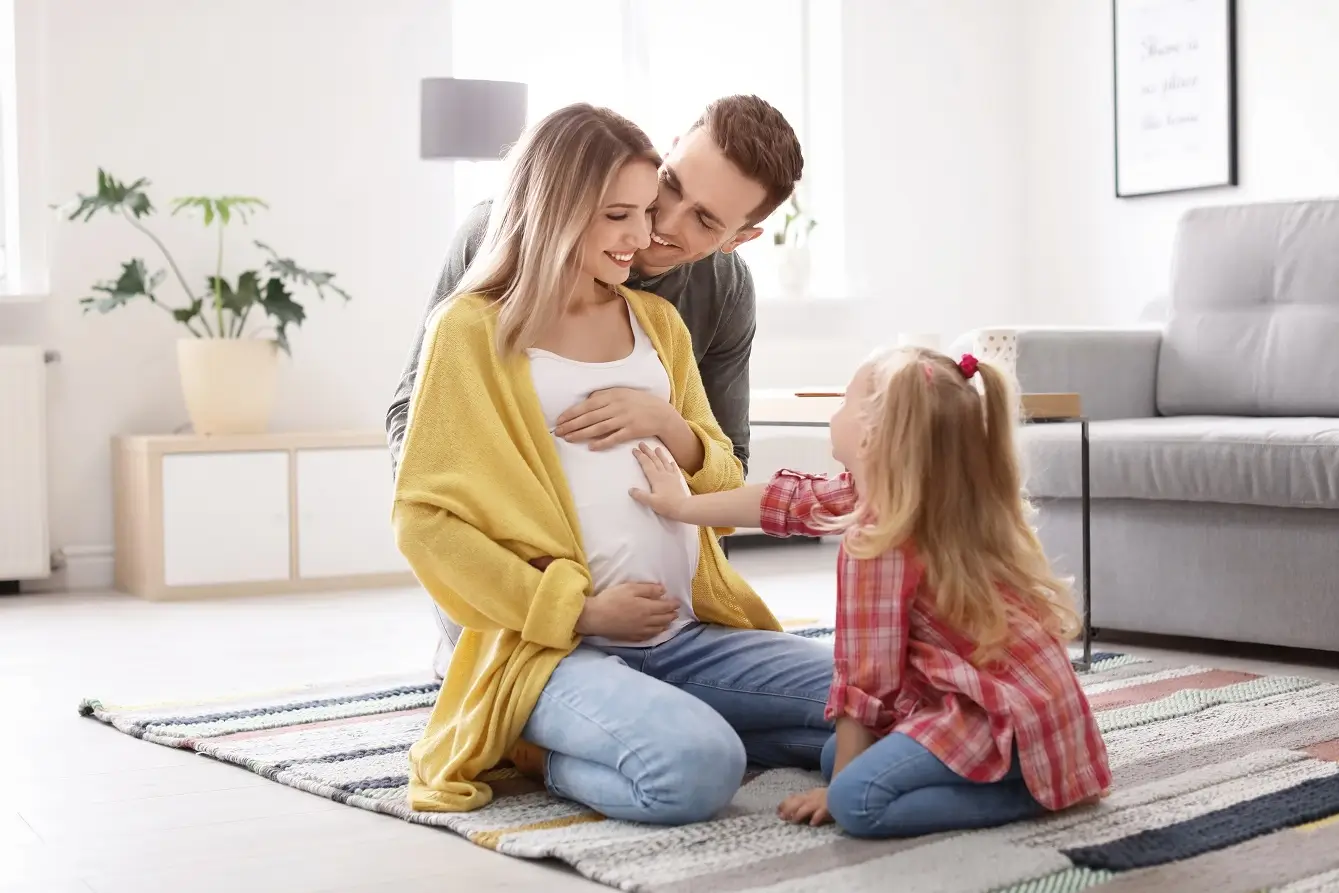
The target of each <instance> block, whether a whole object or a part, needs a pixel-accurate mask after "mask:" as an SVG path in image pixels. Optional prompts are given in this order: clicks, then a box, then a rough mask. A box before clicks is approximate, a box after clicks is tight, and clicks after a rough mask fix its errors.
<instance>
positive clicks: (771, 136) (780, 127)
mask: <svg viewBox="0 0 1339 893" xmlns="http://www.w3.org/2000/svg"><path fill="white" fill-rule="evenodd" d="M699 127H705V128H706V129H707V131H708V132H710V133H711V137H712V139H713V140H714V141H715V143H716V145H717V146H719V147H720V149H721V151H722V152H724V153H725V157H726V158H728V159H730V161H731V162H732V163H733V164H734V165H735V167H737V168H739V170H740V171H741V172H743V174H744V176H746V177H748V178H749V179H750V180H754V181H755V182H757V183H758V184H760V185H761V186H762V187H763V188H764V189H766V190H767V198H765V199H763V203H762V204H761V205H759V206H758V207H757V208H755V209H754V211H753V214H752V215H750V218H749V221H748V223H749V225H750V226H756V225H757V224H758V223H759V222H761V221H763V220H766V219H767V218H768V217H770V216H771V214H772V212H773V211H775V210H776V209H777V208H779V207H781V203H782V202H784V201H785V200H786V199H788V198H790V196H791V193H793V192H794V191H795V184H796V183H798V182H799V181H800V176H801V175H802V174H803V173H804V153H803V152H801V151H800V140H799V137H797V136H796V135H795V130H794V128H792V127H791V126H790V122H789V121H787V120H786V116H785V115H783V114H781V113H780V112H779V111H777V110H776V108H775V107H773V106H772V105H771V104H770V103H768V102H767V101H766V100H764V99H761V98H760V97H757V96H745V95H742V94H741V95H735V96H723V97H721V98H720V99H718V100H716V101H715V102H713V103H712V104H711V105H709V106H707V108H706V111H704V112H703V113H702V117H700V118H698V119H697V121H696V122H695V123H694V124H693V126H692V127H691V128H689V132H692V131H693V130H696V129H697V128H699Z"/></svg>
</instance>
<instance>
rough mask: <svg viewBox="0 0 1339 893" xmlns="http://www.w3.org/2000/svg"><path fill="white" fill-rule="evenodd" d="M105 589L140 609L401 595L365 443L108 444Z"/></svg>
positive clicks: (377, 447) (192, 440) (387, 517)
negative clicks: (222, 600) (169, 602)
mask: <svg viewBox="0 0 1339 893" xmlns="http://www.w3.org/2000/svg"><path fill="white" fill-rule="evenodd" d="M113 453H114V461H113V469H114V475H115V482H114V483H115V486H114V495H115V513H116V581H117V587H118V588H119V589H122V590H124V591H126V592H131V593H134V594H136V595H139V596H142V597H144V598H150V599H172V598H190V597H200V596H227V595H263V594H267V593H279V592H302V591H313V590H324V589H339V588H375V587H381V586H388V587H390V586H394V587H399V586H408V585H413V583H414V577H413V574H412V573H411V572H410V571H409V568H408V565H407V563H406V562H405V561H404V559H403V558H402V556H401V555H400V553H399V550H398V549H397V548H396V545H395V538H394V534H393V532H392V529H391V499H392V496H393V489H394V483H393V480H392V477H391V462H390V455H389V452H388V451H387V449H386V443H385V437H384V435H382V434H381V433H380V432H376V433H366V434H364V433H333V434H267V435H255V436H236V437H197V436H194V435H190V436H162V437H118V438H115V440H114V441H113Z"/></svg>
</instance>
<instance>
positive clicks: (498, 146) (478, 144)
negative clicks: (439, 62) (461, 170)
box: [419, 78, 526, 161]
mask: <svg viewBox="0 0 1339 893" xmlns="http://www.w3.org/2000/svg"><path fill="white" fill-rule="evenodd" d="M525 116H526V85H525V84H519V83H515V82H513V81H479V80H468V79H465V78H425V79H424V80H423V82H422V88H421V91H420V124H419V155H420V156H421V157H422V158H443V159H450V160H454V161H483V160H488V159H497V158H500V157H501V156H502V154H503V153H504V152H505V151H506V150H507V148H508V147H509V146H510V145H511V144H512V143H514V142H516V140H517V139H518V138H519V137H520V135H521V131H523V130H524V129H525Z"/></svg>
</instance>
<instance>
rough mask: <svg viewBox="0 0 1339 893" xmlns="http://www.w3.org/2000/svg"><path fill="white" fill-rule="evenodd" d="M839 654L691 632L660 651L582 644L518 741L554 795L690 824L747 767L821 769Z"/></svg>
mask: <svg viewBox="0 0 1339 893" xmlns="http://www.w3.org/2000/svg"><path fill="white" fill-rule="evenodd" d="M831 683H832V648H831V647H830V646H827V645H823V644H820V643H817V642H813V641H811V640H809V639H804V638H800V637H799V636H792V635H789V634H787V633H777V632H767V631H762V630H737V629H729V628H727V627H722V626H714V625H707V624H693V625H691V626H688V627H686V628H685V629H684V630H683V631H682V632H680V633H679V634H678V635H677V636H675V637H674V638H673V639H670V640H669V641H668V642H665V643H663V644H661V645H657V646H655V647H654V648H614V647H609V648H604V647H601V648H597V647H595V646H592V645H586V644H582V645H579V646H577V648H576V650H574V651H573V652H572V653H571V654H569V655H568V656H567V657H565V658H563V660H562V661H561V662H560V663H559V664H558V666H557V668H556V669H555V670H554V671H553V675H552V676H550V677H549V682H548V684H547V685H546V686H545V687H544V691H543V692H542V693H541V694H540V696H539V702H538V703H537V704H536V705H535V709H534V711H533V712H532V713H531V714H530V720H529V722H527V723H526V726H525V730H524V731H523V732H522V736H523V737H524V738H525V740H526V741H529V742H530V743H532V744H536V745H539V746H540V747H542V748H545V749H546V750H548V752H549V754H548V757H547V760H548V763H547V773H546V774H547V780H548V787H549V791H550V792H551V793H553V794H554V795H556V796H559V797H565V798H567V799H569V800H575V801H577V802H579V803H584V804H586V805H587V806H589V807H591V808H592V809H596V810H598V811H599V812H601V813H603V814H605V815H606V816H609V817H611V818H616V819H626V820H629V821H640V822H651V823H656V824H683V823H687V822H698V821H704V820H706V819H708V818H711V817H712V816H713V815H715V814H716V813H717V812H719V811H720V810H721V809H722V808H723V807H725V806H726V805H727V804H728V803H729V802H730V800H731V799H732V798H733V797H734V794H735V791H737V790H738V789H739V785H740V782H741V781H743V777H744V768H745V764H746V762H750V761H751V762H753V763H757V764H760V765H763V766H769V767H774V766H797V767H800V768H805V769H817V768H818V766H819V758H820V756H821V755H822V752H823V745H824V743H825V742H826V741H827V740H828V738H830V737H831V735H832V724H831V723H829V722H828V721H826V720H825V719H824V718H823V707H824V705H825V703H826V702H827V695H828V687H829V686H830V685H831Z"/></svg>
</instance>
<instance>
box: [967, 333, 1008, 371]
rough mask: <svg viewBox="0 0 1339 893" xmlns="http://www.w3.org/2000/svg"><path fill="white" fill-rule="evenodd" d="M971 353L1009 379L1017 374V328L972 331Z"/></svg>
mask: <svg viewBox="0 0 1339 893" xmlns="http://www.w3.org/2000/svg"><path fill="white" fill-rule="evenodd" d="M972 355H973V356H975V357H976V358H977V359H978V360H980V361H981V362H983V363H990V364H991V365H992V366H994V367H996V368H997V369H999V370H1000V371H1001V372H1003V373H1004V374H1005V376H1007V377H1008V378H1010V379H1015V378H1017V376H1018V330H1017V329H977V330H976V331H975V332H973V333H972Z"/></svg>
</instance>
